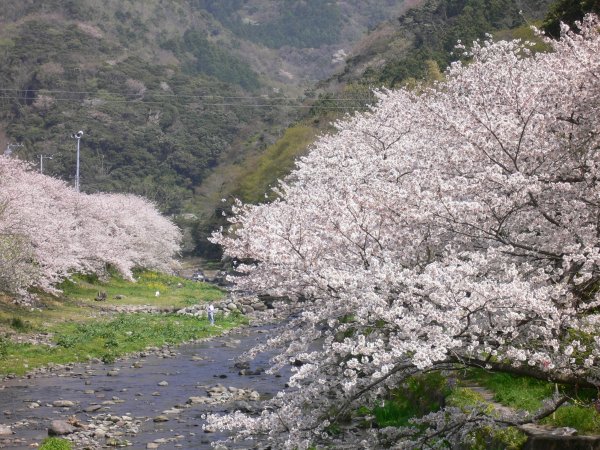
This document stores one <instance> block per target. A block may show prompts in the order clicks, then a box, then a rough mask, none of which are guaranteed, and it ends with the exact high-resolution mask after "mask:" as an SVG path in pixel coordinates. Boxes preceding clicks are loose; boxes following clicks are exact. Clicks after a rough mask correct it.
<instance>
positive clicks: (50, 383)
mask: <svg viewBox="0 0 600 450" xmlns="http://www.w3.org/2000/svg"><path fill="white" fill-rule="evenodd" d="M268 331H269V328H268V327H266V328H265V327H249V328H245V329H241V330H237V331H234V332H232V333H230V334H228V335H226V336H221V337H218V338H215V339H213V340H210V341H204V342H199V343H195V344H186V345H183V346H181V347H178V348H177V349H176V350H177V352H178V353H179V354H178V355H177V356H175V357H172V358H161V357H158V356H148V357H145V358H137V359H127V360H122V361H117V362H116V363H115V364H108V365H105V364H101V363H100V364H81V365H76V366H74V367H73V368H72V369H71V370H70V372H68V373H64V372H63V373H60V374H59V375H56V374H55V375H53V376H42V377H36V378H33V379H15V380H8V381H5V382H0V424H3V425H8V426H11V427H12V430H13V431H14V434H13V435H12V436H8V437H2V436H0V448H10V449H31V448H32V444H35V443H39V442H41V441H42V440H43V439H44V438H45V437H47V436H48V426H49V424H50V422H51V421H52V420H55V419H60V420H67V419H68V418H69V417H71V416H76V418H77V420H78V421H79V422H81V423H88V422H89V421H90V420H92V419H93V417H94V416H96V415H98V414H104V415H105V414H107V413H110V414H113V415H117V416H124V415H129V416H130V417H132V418H133V419H134V420H136V419H137V420H141V422H142V423H141V426H140V432H139V433H137V434H136V435H124V436H122V438H123V439H126V440H127V441H129V442H131V443H132V444H133V445H132V446H129V447H127V448H133V449H146V448H148V447H147V445H148V444H149V443H151V444H150V446H151V447H150V448H152V446H153V445H156V444H154V442H155V441H156V440H157V439H162V440H163V441H166V442H160V441H159V442H160V444H159V446H158V448H160V449H171V448H172V449H181V448H183V449H202V448H211V446H210V442H211V441H215V440H219V439H222V438H224V437H225V436H224V435H223V434H220V433H205V432H204V431H203V429H202V425H203V423H204V421H203V420H202V418H201V416H202V414H204V413H206V412H209V411H226V410H228V409H229V408H231V407H232V404H231V403H229V404H219V405H214V406H208V405H191V406H190V407H187V408H183V407H182V405H185V404H186V401H187V400H188V398H190V397H192V396H206V395H207V394H206V388H207V387H210V386H214V385H216V384H218V383H220V384H222V385H223V386H225V387H229V386H233V387H236V388H243V389H252V390H255V391H257V392H258V393H260V394H261V398H268V397H269V396H271V395H274V394H275V393H276V392H277V391H278V390H281V389H283V388H284V385H285V382H286V381H287V378H288V374H284V375H283V376H279V377H277V376H274V375H267V374H264V373H262V374H260V375H239V374H238V373H239V369H238V368H236V367H234V363H235V358H236V357H237V356H238V355H240V354H241V353H243V352H244V351H246V350H248V349H249V348H251V347H252V346H254V345H255V344H256V343H258V342H260V341H263V340H264V339H266V333H267V332H268ZM269 357H270V355H268V354H262V355H260V356H259V357H258V358H257V359H256V360H254V361H253V362H251V366H250V369H251V370H256V369H261V368H262V369H264V368H266V367H267V366H268V359H269ZM133 365H136V366H140V367H137V368H135V367H132V366H133ZM115 370H118V374H117V375H115V376H109V375H108V373H109V372H111V373H113V374H114V371H115ZM164 382H166V383H164ZM159 383H160V385H159ZM56 400H68V401H72V402H74V403H75V405H74V406H72V407H56V406H52V403H53V402H55V401H56ZM33 402H35V403H37V404H38V405H39V407H34V408H31V406H32V403H33ZM103 402H107V404H103ZM248 403H249V404H251V405H252V406H257V404H256V402H248ZM93 405H96V406H95V407H96V408H97V407H98V405H101V409H99V410H97V411H94V412H85V410H86V409H88V408H89V407H90V406H93ZM176 405H179V406H180V407H181V409H180V412H179V413H177V414H166V416H167V417H168V418H169V420H168V421H166V422H155V421H154V418H156V417H157V416H159V415H165V414H164V411H166V410H170V409H171V410H172V409H173V408H174V407H175V406H176ZM34 406H35V404H34ZM251 447H252V446H251V445H250V444H243V445H241V446H240V447H239V448H251Z"/></svg>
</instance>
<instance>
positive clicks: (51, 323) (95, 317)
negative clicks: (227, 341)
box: [0, 272, 244, 375]
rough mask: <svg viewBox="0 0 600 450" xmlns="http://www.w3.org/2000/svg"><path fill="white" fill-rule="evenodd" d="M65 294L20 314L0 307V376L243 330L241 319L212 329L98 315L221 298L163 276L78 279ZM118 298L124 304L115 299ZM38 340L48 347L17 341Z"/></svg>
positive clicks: (193, 321) (140, 316) (186, 322)
mask: <svg viewBox="0 0 600 450" xmlns="http://www.w3.org/2000/svg"><path fill="white" fill-rule="evenodd" d="M63 288H64V297H63V298H60V299H58V298H49V297H45V298H43V299H42V300H41V303H40V305H39V307H38V308H31V309H24V308H20V307H17V306H15V305H13V304H10V303H8V302H7V301H0V375H6V374H9V373H14V374H17V375H23V374H25V373H26V372H28V371H29V370H31V369H33V368H36V367H41V366H45V365H48V364H51V363H55V364H61V363H67V362H77V361H86V360H88V359H90V358H100V359H102V360H103V361H105V362H111V361H113V360H114V358H116V357H119V356H122V355H125V354H127V353H131V352H135V351H140V350H143V349H144V348H146V347H149V346H161V345H163V344H167V343H170V344H176V343H180V342H184V341H187V340H191V339H199V338H204V337H208V336H213V335H216V334H219V333H220V332H222V331H223V330H225V329H228V328H232V327H234V326H237V325H240V324H242V323H244V319H243V318H241V317H234V316H230V317H227V318H225V317H220V318H219V317H217V326H215V327H211V326H210V325H209V324H208V322H207V320H205V319H197V318H194V317H189V316H180V315H176V314H147V313H136V314H117V313H114V312H109V311H106V310H99V309H98V305H99V304H101V305H102V306H103V307H104V306H110V305H117V304H118V305H130V306H137V305H150V306H155V307H160V308H173V307H177V308H180V307H184V306H187V305H190V304H195V303H202V302H211V301H215V300H218V299H220V298H222V296H223V293H222V291H221V290H219V289H218V288H215V287H214V286H211V285H208V284H205V283H196V282H192V281H189V280H185V279H182V278H177V277H173V276H168V275H162V274H156V273H152V272H145V273H140V274H139V276H138V281H137V283H131V282H127V281H125V280H122V279H119V278H112V279H111V280H109V281H106V282H101V281H99V280H94V279H86V278H82V277H79V278H76V279H75V282H74V283H73V282H67V283H65V284H64V285H63ZM157 290H158V291H160V293H161V294H160V296H159V297H155V292H156V291H157ZM98 292H106V293H107V297H108V299H107V300H106V301H105V302H101V303H99V302H96V301H95V300H94V297H95V296H96V295H97V293H98ZM117 294H118V295H124V296H125V297H124V298H123V299H121V300H117V299H114V296H115V295H117ZM0 300H2V299H0ZM4 300H7V299H4ZM7 335H11V337H12V338H8V337H7ZM40 336H44V337H45V338H46V339H47V340H48V341H49V343H51V344H52V345H51V346H47V345H39V344H38V345H36V344H31V343H27V342H23V343H16V342H15V340H17V339H19V340H21V341H27V339H28V338H32V337H38V338H39V337H40Z"/></svg>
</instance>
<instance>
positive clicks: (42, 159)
mask: <svg viewBox="0 0 600 450" xmlns="http://www.w3.org/2000/svg"><path fill="white" fill-rule="evenodd" d="M52 156H54V155H50V156H46V155H40V173H42V174H43V173H44V159H52Z"/></svg>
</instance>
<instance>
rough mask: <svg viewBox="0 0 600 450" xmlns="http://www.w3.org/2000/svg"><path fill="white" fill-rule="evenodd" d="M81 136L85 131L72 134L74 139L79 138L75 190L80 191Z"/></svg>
mask: <svg viewBox="0 0 600 450" xmlns="http://www.w3.org/2000/svg"><path fill="white" fill-rule="evenodd" d="M81 136H83V131H78V132H77V133H75V134H73V135H71V137H72V138H73V139H77V169H76V171H75V190H76V191H77V192H79V141H80V140H81Z"/></svg>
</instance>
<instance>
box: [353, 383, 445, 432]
mask: <svg viewBox="0 0 600 450" xmlns="http://www.w3.org/2000/svg"><path fill="white" fill-rule="evenodd" d="M448 393H449V388H448V385H447V381H446V379H445V378H444V377H443V376H442V375H441V374H440V373H439V372H432V373H428V374H426V375H421V376H415V377H411V378H409V379H408V380H407V381H406V382H405V383H403V384H402V386H399V387H398V388H397V389H395V390H394V391H393V392H392V393H391V395H390V396H389V398H387V399H386V400H385V401H383V402H382V403H381V404H380V405H378V406H376V407H374V408H372V409H370V410H368V409H367V410H366V411H365V409H364V408H361V409H360V410H359V414H362V413H365V412H367V413H370V414H372V415H373V416H374V417H375V423H376V425H377V426H378V427H399V426H405V425H408V423H409V420H410V419H412V418H413V417H421V416H423V415H425V414H427V413H429V412H432V411H437V410H439V409H440V407H441V406H442V401H443V398H444V397H445V396H446V395H448Z"/></svg>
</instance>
